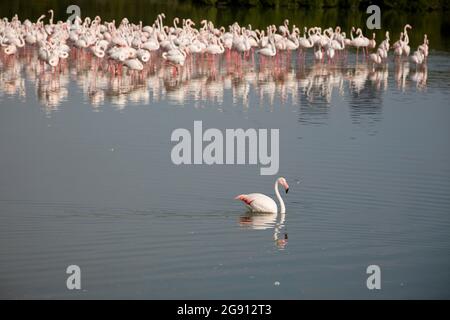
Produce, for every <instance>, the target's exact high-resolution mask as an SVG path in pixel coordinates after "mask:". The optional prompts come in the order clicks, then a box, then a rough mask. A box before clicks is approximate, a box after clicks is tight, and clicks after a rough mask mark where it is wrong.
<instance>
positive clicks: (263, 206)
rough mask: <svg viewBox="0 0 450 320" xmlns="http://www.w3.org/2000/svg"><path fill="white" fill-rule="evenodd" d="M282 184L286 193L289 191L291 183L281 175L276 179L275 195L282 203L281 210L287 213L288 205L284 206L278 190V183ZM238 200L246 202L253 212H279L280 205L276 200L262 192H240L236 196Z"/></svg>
mask: <svg viewBox="0 0 450 320" xmlns="http://www.w3.org/2000/svg"><path fill="white" fill-rule="evenodd" d="M279 184H281V185H282V186H283V187H284V189H285V191H286V193H288V191H289V185H288V183H287V181H286V179H285V178H283V177H280V178H278V179H277V180H276V181H275V186H274V190H275V195H276V197H277V200H278V202H279V203H280V212H279V213H286V207H285V206H284V201H283V199H282V198H281V196H280V192H279V191H278V185H279ZM235 199H236V200H241V201H243V202H244V203H245V206H246V207H247V208H248V209H249V211H251V212H264V213H278V206H277V204H276V202H275V201H274V200H273V199H272V198H270V197H268V196H266V195H264V194H262V193H250V194H240V195H238V196H236V197H235Z"/></svg>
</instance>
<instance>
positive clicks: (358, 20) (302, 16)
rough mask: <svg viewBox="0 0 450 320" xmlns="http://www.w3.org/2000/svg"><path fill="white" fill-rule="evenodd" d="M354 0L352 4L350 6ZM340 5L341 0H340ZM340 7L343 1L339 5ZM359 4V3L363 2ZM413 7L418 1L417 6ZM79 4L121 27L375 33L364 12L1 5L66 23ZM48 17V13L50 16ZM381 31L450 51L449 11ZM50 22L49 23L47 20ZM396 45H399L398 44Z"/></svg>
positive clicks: (112, 0) (389, 17) (146, 3)
mask: <svg viewBox="0 0 450 320" xmlns="http://www.w3.org/2000/svg"><path fill="white" fill-rule="evenodd" d="M349 1H351V0H347V2H349ZM336 2H337V1H336ZM339 2H340V1H339ZM357 2H359V1H357ZM391 2H393V0H391ZM411 2H412V1H411ZM71 4H76V5H78V6H79V7H80V9H81V17H82V18H84V17H86V16H90V17H95V16H96V15H99V16H100V17H102V19H103V20H107V21H111V20H112V19H115V20H116V22H119V21H120V20H121V19H122V18H124V17H127V18H128V19H129V20H130V21H132V22H135V23H138V22H139V21H142V22H143V23H144V24H152V23H153V22H154V21H155V18H156V16H157V14H158V13H161V12H164V13H165V14H166V19H165V21H164V23H165V24H169V25H172V20H173V18H174V17H180V18H191V19H192V20H193V21H194V22H196V23H197V26H201V25H200V21H201V20H203V19H208V20H210V21H212V22H213V23H214V24H215V25H216V26H217V25H223V26H228V25H230V24H232V23H233V22H235V21H237V22H238V23H239V24H240V25H242V26H247V25H248V24H251V25H252V27H253V28H265V27H266V26H267V25H269V24H275V25H280V24H282V23H283V21H284V19H289V21H290V25H291V26H292V25H293V24H295V25H296V26H298V27H300V28H301V30H303V27H304V26H307V27H311V26H321V27H323V28H324V27H336V26H338V25H339V26H341V28H342V30H343V31H346V32H347V34H348V33H349V31H350V29H351V27H352V26H356V27H361V28H362V29H363V30H364V33H365V34H369V35H370V34H371V33H372V31H371V30H367V29H366V28H365V25H366V19H367V17H368V15H367V14H366V12H365V9H363V8H355V7H350V8H340V7H334V8H325V9H324V8H305V7H296V8H290V7H287V6H279V7H261V6H253V7H236V6H225V7H220V6H219V7H218V6H203V5H198V4H195V3H193V2H190V1H179V0H178V1H177V0H167V1H163V0H98V1H93V0H41V1H32V2H30V1H29V0H16V1H12V2H9V1H0V15H1V16H2V17H3V16H6V17H12V16H13V15H14V14H16V13H17V14H19V16H20V18H21V20H24V19H26V18H29V19H32V20H36V19H37V18H38V17H39V16H40V15H41V14H43V13H44V14H46V13H47V11H48V10H49V9H54V10H55V19H58V20H65V19H67V17H68V16H69V15H68V14H66V8H67V7H68V6H69V5H71ZM47 15H48V14H47ZM381 20H382V21H381V30H376V34H377V37H376V39H377V42H379V41H380V39H383V38H384V32H385V31H386V30H389V31H390V33H391V39H393V41H395V40H397V39H398V36H399V33H400V31H401V30H402V28H403V26H404V25H405V24H406V23H410V24H411V25H412V26H413V30H411V32H410V40H411V44H412V47H414V46H415V45H416V44H418V43H421V42H422V39H423V34H424V33H427V34H428V35H429V37H430V45H431V47H432V48H433V49H443V50H447V49H448V48H450V42H449V39H450V35H449V30H450V21H449V15H448V12H444V11H442V10H435V11H430V12H428V11H426V12H410V11H403V10H394V9H383V10H382V11H381ZM47 21H48V20H47ZM392 43H393V42H392Z"/></svg>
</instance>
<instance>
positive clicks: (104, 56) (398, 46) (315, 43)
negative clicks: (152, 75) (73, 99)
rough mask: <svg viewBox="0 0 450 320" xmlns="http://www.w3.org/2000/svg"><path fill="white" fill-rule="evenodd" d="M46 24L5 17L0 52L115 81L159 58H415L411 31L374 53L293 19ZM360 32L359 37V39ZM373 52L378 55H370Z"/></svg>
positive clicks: (360, 41)
mask: <svg viewBox="0 0 450 320" xmlns="http://www.w3.org/2000/svg"><path fill="white" fill-rule="evenodd" d="M49 13H50V17H49V19H48V23H46V22H44V19H45V18H46V16H45V15H42V16H40V17H39V19H37V21H36V22H32V21H30V20H29V19H26V20H25V21H24V22H21V21H20V20H19V18H18V16H17V15H15V16H14V17H13V18H12V19H11V20H10V21H9V20H8V18H3V19H2V20H1V21H0V44H1V47H2V50H1V52H2V53H3V54H4V55H6V56H15V55H16V54H18V52H19V51H20V50H21V49H23V48H24V47H25V49H26V47H30V48H36V49H37V52H38V58H39V61H41V63H43V64H46V65H48V66H50V67H51V68H55V69H57V67H58V66H59V65H60V64H61V63H64V62H63V61H64V60H66V59H69V58H71V59H77V57H80V56H84V55H86V54H87V55H91V56H92V58H94V59H96V60H97V63H98V64H99V66H101V67H103V68H107V69H108V70H110V71H111V72H112V73H114V74H121V73H122V68H123V67H124V66H125V67H126V68H128V69H129V70H131V72H139V71H142V70H143V69H144V65H145V64H146V63H148V62H149V61H150V59H151V58H152V57H153V56H152V53H153V52H155V54H157V55H158V56H159V57H160V58H162V59H164V60H165V61H166V62H167V63H169V64H170V65H173V66H175V67H176V69H174V72H178V68H179V67H181V66H183V65H184V64H185V62H186V59H188V58H189V57H190V56H192V55H197V56H200V57H209V59H211V58H212V57H213V56H217V55H222V54H225V55H227V56H228V57H229V58H230V59H235V60H236V62H237V63H238V62H239V58H247V59H250V57H251V59H254V54H253V53H256V54H257V55H259V56H260V57H261V63H264V61H265V59H268V58H272V57H275V58H274V59H277V57H278V56H279V55H278V53H279V52H288V53H290V52H292V51H295V50H298V52H299V54H303V55H304V54H306V50H308V49H312V50H313V51H314V59H315V60H317V61H321V62H323V61H324V59H325V58H326V59H327V61H328V63H333V62H334V61H335V60H336V58H337V57H338V56H341V55H345V52H346V50H348V48H356V51H357V54H356V56H357V57H358V52H359V50H360V49H361V50H362V51H363V52H364V57H365V58H367V60H368V61H371V62H372V63H373V64H381V63H383V62H384V61H386V59H387V58H388V52H389V50H391V49H392V50H393V52H394V55H395V56H397V57H408V56H409V55H410V51H411V49H410V46H409V36H408V30H409V29H411V28H412V27H411V26H410V25H409V24H407V25H405V27H404V29H403V32H401V33H400V37H399V39H398V40H397V41H396V42H395V43H393V44H392V45H391V44H390V37H389V31H387V32H386V36H385V39H384V40H383V41H382V42H381V43H380V44H379V46H378V47H376V40H375V34H373V36H372V38H367V37H365V36H364V35H363V32H362V30H361V29H360V28H358V29H356V28H355V27H352V29H351V30H350V38H348V37H347V36H346V33H345V32H343V31H341V28H340V27H339V26H337V27H336V28H335V29H333V28H327V29H324V30H322V28H320V27H311V28H307V27H305V28H304V30H303V35H301V32H300V29H299V28H298V27H296V26H295V25H292V26H291V27H290V26H289V20H287V19H286V20H285V21H284V24H282V25H280V26H279V27H278V28H277V27H276V26H275V25H270V26H268V27H267V28H266V30H258V29H254V30H253V29H252V26H251V25H249V26H248V27H242V26H240V25H239V24H238V23H237V22H235V23H233V24H232V25H230V26H229V27H228V31H227V29H226V28H225V27H220V28H217V27H215V26H214V24H213V23H212V22H211V21H207V20H203V21H202V22H201V25H202V26H201V27H200V28H198V29H197V28H195V23H194V22H193V21H192V20H191V19H183V20H182V23H181V24H180V19H179V18H175V19H174V20H173V25H165V24H164V19H165V15H164V14H163V13H162V14H159V15H158V16H157V19H156V20H155V22H154V23H153V25H151V26H150V25H146V26H144V25H143V23H142V22H140V23H139V24H133V23H130V22H129V20H128V19H127V18H124V19H122V20H121V22H120V24H119V25H118V26H116V22H115V21H114V20H113V21H112V22H106V21H102V19H101V18H100V17H99V16H96V17H95V18H94V19H91V18H89V17H86V18H85V19H84V20H82V19H81V18H80V17H78V16H77V17H76V18H75V19H74V20H73V21H70V20H68V21H66V22H63V21H57V22H56V23H55V22H54V12H53V10H49ZM354 33H355V34H354ZM428 45H429V39H428V38H427V35H426V34H425V35H424V40H423V43H422V44H420V45H419V46H418V48H417V50H416V51H415V52H414V53H413V54H412V55H411V57H410V59H411V61H412V62H413V63H416V64H418V65H420V64H422V63H424V62H425V61H426V59H427V56H428V53H429V48H428ZM370 50H374V52H372V53H369V52H370Z"/></svg>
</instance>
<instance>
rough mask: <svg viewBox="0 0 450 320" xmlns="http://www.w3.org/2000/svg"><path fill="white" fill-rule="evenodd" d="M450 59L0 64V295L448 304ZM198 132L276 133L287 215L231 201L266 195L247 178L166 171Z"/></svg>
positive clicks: (262, 182)
mask: <svg viewBox="0 0 450 320" xmlns="http://www.w3.org/2000/svg"><path fill="white" fill-rule="evenodd" d="M432 48H433V47H432ZM449 57H450V56H449V52H448V51H446V50H432V51H431V53H430V57H429V60H428V63H427V64H426V65H425V66H423V67H421V68H418V69H416V67H415V66H414V65H412V64H411V65H410V64H409V63H408V62H406V61H404V62H400V61H397V62H395V61H394V59H393V58H392V57H391V58H390V60H389V62H388V64H387V65H386V66H384V67H379V68H375V69H373V68H372V66H371V65H368V64H367V63H365V62H364V61H361V57H360V58H359V59H360V60H359V62H358V63H357V64H356V61H355V60H356V59H355V56H354V54H353V53H352V52H350V53H349V55H348V57H347V58H345V59H344V58H343V59H342V60H341V61H340V62H339V63H337V64H336V65H331V66H328V65H326V64H325V65H323V64H314V62H313V61H311V52H308V54H307V57H306V62H305V63H303V62H302V60H301V58H299V57H298V56H297V55H296V54H294V55H293V56H291V57H287V56H284V57H282V58H281V59H280V60H281V61H280V62H279V63H278V64H275V63H274V62H273V61H266V62H265V63H264V64H263V65H261V64H260V61H258V60H255V61H254V62H252V61H251V59H249V60H244V61H241V62H239V64H238V65H236V64H235V63H230V61H227V60H226V59H225V58H223V59H216V60H213V61H204V60H201V59H199V58H198V57H197V58H192V60H190V61H189V63H188V65H187V66H186V67H185V68H184V69H183V70H181V71H180V73H174V72H173V70H172V68H171V67H170V66H164V65H162V64H161V62H160V61H158V59H156V58H155V59H154V60H153V61H154V62H153V63H151V64H150V65H149V66H148V67H146V70H145V72H144V73H143V75H140V76H129V75H125V76H123V77H121V78H111V77H110V76H108V75H107V74H106V73H105V72H103V71H102V70H101V67H99V68H98V70H97V71H95V70H94V71H93V70H92V65H93V64H94V63H95V62H92V61H90V60H87V59H86V60H83V59H80V61H79V62H77V63H76V64H74V63H70V64H68V65H66V66H65V67H64V68H63V70H62V73H61V75H60V76H58V77H55V75H54V74H51V73H49V72H46V71H42V70H40V69H39V68H40V67H39V64H38V63H36V61H35V60H34V59H35V57H34V55H33V53H32V52H22V53H21V57H20V58H19V59H14V60H8V59H5V57H4V56H2V58H1V64H0V105H1V107H0V150H1V157H0V297H1V298H19V299H20V298H144V299H145V298H213V299H214V298H255V299H257V298H274V299H278V298H285V299H303V298H450V289H449V286H450V257H449V253H450V235H449V231H450V150H449V143H448V139H449V137H450V126H449V119H450V107H449V103H448V101H449V100H450V60H449ZM94 68H96V67H94ZM194 120H202V121H203V127H204V128H205V129H206V128H218V129H221V130H225V129H226V128H279V129H280V171H279V175H283V176H285V177H286V178H287V180H288V182H289V184H290V191H289V194H287V195H285V196H284V199H285V202H286V207H287V213H286V215H285V216H280V215H256V216H252V215H248V214H246V213H245V210H244V208H243V206H242V205H241V203H238V202H237V201H235V200H233V198H234V196H235V195H237V194H240V193H250V192H263V193H265V194H267V195H270V196H273V182H274V179H275V177H273V176H260V174H259V167H258V166H256V165H252V166H248V165H239V166H238V165H235V166H219V165H213V166H206V165H199V166H175V165H173V164H172V162H171V160H170V152H171V149H172V147H173V145H174V144H173V143H171V141H170V135H171V132H172V131H173V130H174V129H176V128H187V129H189V130H192V129H193V123H194ZM71 264H76V265H79V266H80V267H81V270H82V290H81V291H69V290H67V289H66V277H67V275H66V273H65V270H66V267H67V266H68V265H71ZM371 264H376V265H379V266H380V267H381V270H382V289H381V290H379V291H376V292H375V291H369V290H368V289H367V287H366V279H367V274H366V268H367V266H368V265H371ZM278 283H279V285H278Z"/></svg>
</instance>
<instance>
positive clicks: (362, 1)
mask: <svg viewBox="0 0 450 320" xmlns="http://www.w3.org/2000/svg"><path fill="white" fill-rule="evenodd" d="M193 1H194V2H198V3H202V4H207V5H218V6H250V7H251V6H263V7H283V6H286V7H306V8H362V7H367V6H368V5H371V4H376V5H379V6H380V7H382V8H386V9H396V10H407V11H427V10H448V9H449V8H450V2H449V1H448V0H415V1H408V0H378V1H367V0H193Z"/></svg>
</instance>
